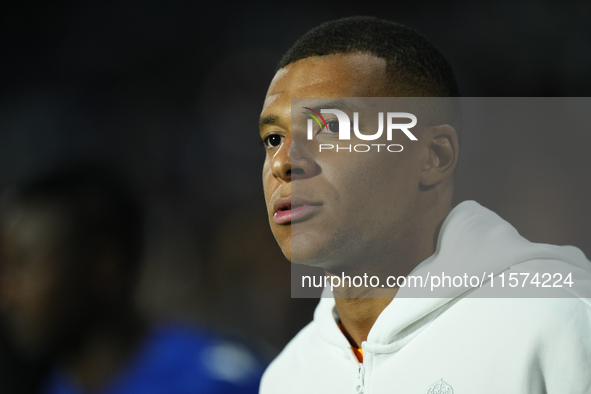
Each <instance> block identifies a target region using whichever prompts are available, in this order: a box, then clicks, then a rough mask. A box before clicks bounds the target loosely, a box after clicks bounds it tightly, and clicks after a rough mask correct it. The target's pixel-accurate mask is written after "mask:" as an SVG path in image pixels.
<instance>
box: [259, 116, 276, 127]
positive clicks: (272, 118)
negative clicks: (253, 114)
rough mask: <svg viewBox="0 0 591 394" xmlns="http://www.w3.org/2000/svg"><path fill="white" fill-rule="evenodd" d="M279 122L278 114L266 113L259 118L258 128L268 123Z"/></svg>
mask: <svg viewBox="0 0 591 394" xmlns="http://www.w3.org/2000/svg"><path fill="white" fill-rule="evenodd" d="M277 123H279V116H277V115H267V116H265V117H262V118H261V119H260V120H259V130H260V129H262V128H263V126H266V125H268V124H277Z"/></svg>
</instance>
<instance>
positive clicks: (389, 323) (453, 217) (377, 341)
mask: <svg viewBox="0 0 591 394" xmlns="http://www.w3.org/2000/svg"><path fill="white" fill-rule="evenodd" d="M534 260H536V261H539V260H544V261H558V262H563V263H566V265H567V266H568V269H569V271H572V272H573V277H575V276H576V277H577V278H582V280H583V281H586V283H590V282H589V278H590V277H591V263H589V261H588V260H587V259H586V257H585V255H584V254H583V253H582V252H581V251H580V250H579V249H577V248H575V247H572V246H554V245H547V244H536V243H532V242H529V241H528V240H526V239H525V238H523V237H522V236H520V235H519V233H518V232H517V230H516V229H515V228H514V227H513V226H511V225H510V224H509V223H508V222H507V221H505V220H503V219H502V218H501V217H499V216H498V215H497V214H495V213H494V212H492V211H490V210H489V209H486V208H484V207H482V206H481V205H480V204H478V203H477V202H475V201H465V202H463V203H461V204H459V205H458V206H456V207H455V208H454V209H453V210H452V211H451V212H450V214H449V215H448V217H447V218H446V219H445V221H444V223H443V225H442V227H441V230H440V232H439V237H438V239H437V246H436V250H435V253H434V254H433V255H432V256H431V257H429V258H428V259H426V260H425V261H423V262H422V263H420V264H419V265H418V266H417V267H415V269H414V270H413V271H412V272H411V273H410V274H409V276H421V277H422V278H423V279H425V278H429V277H430V276H432V275H438V276H441V275H442V274H443V273H444V274H445V275H446V276H450V277H453V276H461V277H463V276H464V275H467V276H468V277H471V276H477V277H478V278H483V277H484V279H485V282H486V280H487V278H488V277H489V275H490V274H494V275H497V274H499V273H501V272H503V271H505V270H507V269H509V268H510V267H513V266H515V265H517V264H522V263H527V262H530V261H531V262H533V261H534ZM562 265H563V266H564V264H562ZM553 269H554V271H552V272H558V270H557V269H556V268H553ZM546 272H550V271H546ZM498 283H499V284H500V282H498ZM579 283H580V281H579ZM496 286H498V285H496ZM506 286H507V285H506ZM479 290H485V289H484V288H483V289H474V288H471V287H468V288H466V287H463V286H462V287H453V286H448V287H438V288H436V289H433V291H431V290H430V288H429V286H428V285H427V287H426V288H411V287H403V288H400V290H399V291H398V293H397V295H396V297H395V298H394V299H393V300H392V302H391V303H390V304H389V305H388V306H387V307H386V308H385V309H384V310H383V311H382V313H381V314H380V316H379V317H378V319H377V320H376V322H375V323H374V325H373V327H372V329H371V331H370V332H369V335H368V339H367V342H364V343H363V348H364V350H369V351H370V352H372V353H390V352H393V351H396V350H398V349H400V348H401V347H403V346H404V345H405V344H407V343H408V342H410V341H411V340H412V339H413V338H414V337H415V336H416V335H418V334H419V333H420V332H421V331H422V330H423V329H424V328H425V327H427V326H428V325H429V324H430V323H431V322H433V320H435V319H436V318H437V316H439V315H440V314H441V313H444V312H445V310H446V309H447V308H449V307H451V306H452V305H453V304H454V303H455V302H457V301H458V300H459V299H461V298H463V297H466V296H475V297H477V296H478V295H477V294H474V293H476V292H478V291H479ZM567 291H568V289H567ZM471 293H472V294H471ZM570 296H572V297H576V295H574V294H572V295H570ZM322 297H323V298H322V299H321V301H320V303H319V305H318V307H317V308H316V311H315V313H314V321H315V322H316V323H317V324H318V327H319V330H320V334H321V337H322V338H323V339H324V340H325V341H327V342H329V343H331V344H333V345H335V346H342V347H349V346H350V345H349V343H348V341H347V340H346V338H345V337H344V336H343V335H342V334H341V332H340V330H339V328H338V326H337V325H336V324H335V320H334V317H333V310H334V305H335V302H334V298H332V293H331V292H330V289H326V288H325V289H324V292H323V294H322ZM426 297H429V298H426ZM489 297H490V295H489Z"/></svg>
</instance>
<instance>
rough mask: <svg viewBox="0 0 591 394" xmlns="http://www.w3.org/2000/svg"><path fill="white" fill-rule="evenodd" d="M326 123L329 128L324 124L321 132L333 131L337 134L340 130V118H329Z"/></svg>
mask: <svg viewBox="0 0 591 394" xmlns="http://www.w3.org/2000/svg"><path fill="white" fill-rule="evenodd" d="M326 125H327V126H328V130H326V126H324V127H323V128H322V130H321V132H327V131H328V132H329V133H333V134H336V133H338V132H339V121H338V120H329V121H328V122H326Z"/></svg>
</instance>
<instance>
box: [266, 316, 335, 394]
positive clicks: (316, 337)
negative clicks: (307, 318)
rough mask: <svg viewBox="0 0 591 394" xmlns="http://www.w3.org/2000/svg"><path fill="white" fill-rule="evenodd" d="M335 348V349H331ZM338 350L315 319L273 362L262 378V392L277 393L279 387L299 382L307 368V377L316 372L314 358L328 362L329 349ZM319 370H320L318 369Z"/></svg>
mask: <svg viewBox="0 0 591 394" xmlns="http://www.w3.org/2000/svg"><path fill="white" fill-rule="evenodd" d="M330 348H334V349H330ZM331 350H333V351H338V350H339V349H338V348H337V347H336V346H331V345H330V344H328V343H326V341H324V340H323V339H322V337H321V335H320V332H319V330H318V327H317V323H316V322H315V321H311V322H310V323H308V325H306V326H305V327H304V328H303V329H302V330H300V332H299V333H298V334H297V335H296V336H295V337H293V339H292V340H291V341H289V343H288V344H287V346H286V347H285V348H284V349H283V350H282V351H281V353H280V354H279V355H278V356H277V357H276V358H275V360H273V362H271V364H270V365H269V367H267V370H266V371H265V373H264V374H263V377H262V379H261V391H260V393H261V394H266V393H277V392H280V391H281V390H279V391H278V389H279V388H285V387H289V384H290V381H292V380H293V381H294V383H295V382H298V381H300V380H301V379H302V378H303V376H302V373H303V372H304V370H306V377H309V375H310V373H314V366H313V364H314V363H313V361H314V360H321V361H322V362H326V361H327V359H326V357H327V351H328V352H330V351H331ZM317 372H319V371H317Z"/></svg>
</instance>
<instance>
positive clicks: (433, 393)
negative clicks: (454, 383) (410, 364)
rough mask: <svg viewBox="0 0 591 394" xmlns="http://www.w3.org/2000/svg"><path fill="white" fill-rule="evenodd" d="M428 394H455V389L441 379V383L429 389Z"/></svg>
mask: <svg viewBox="0 0 591 394" xmlns="http://www.w3.org/2000/svg"><path fill="white" fill-rule="evenodd" d="M426 394H454V389H452V388H451V386H450V385H449V384H447V383H445V382H444V381H443V379H441V380H440V381H439V382H437V383H434V384H432V385H431V387H429V388H428V389H427V393H426Z"/></svg>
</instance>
